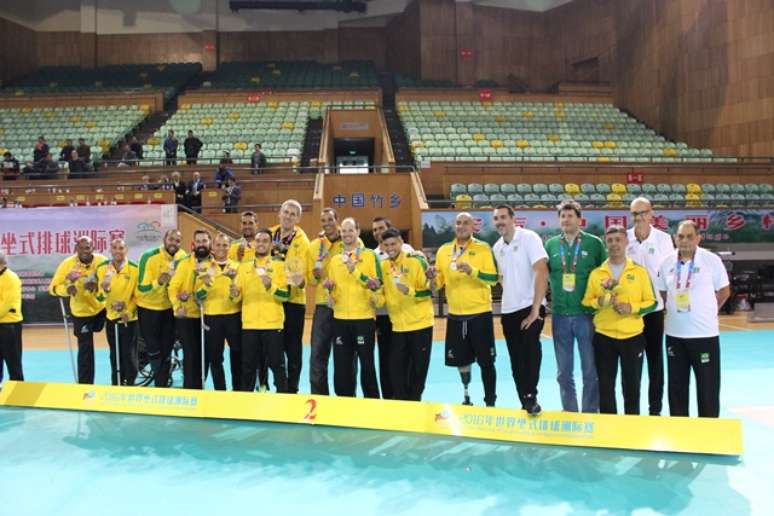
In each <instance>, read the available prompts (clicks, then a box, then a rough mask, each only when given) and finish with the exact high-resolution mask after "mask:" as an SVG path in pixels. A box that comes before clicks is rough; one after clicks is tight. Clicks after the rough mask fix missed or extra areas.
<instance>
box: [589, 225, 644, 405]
mask: <svg viewBox="0 0 774 516" xmlns="http://www.w3.org/2000/svg"><path fill="white" fill-rule="evenodd" d="M628 244H629V239H628V237H627V235H626V228H625V227H623V226H617V225H613V226H610V227H608V228H607V229H606V230H605V246H606V247H607V256H608V259H607V260H605V261H604V262H603V263H602V265H600V266H599V267H597V268H596V269H594V270H593V271H591V274H590V275H589V280H588V284H587V286H586V293H585V295H584V296H583V301H582V302H583V306H587V307H589V308H592V309H593V310H594V311H595V312H594V340H593V345H594V359H595V362H596V366H597V376H598V378H599V412H601V413H602V414H615V413H616V410H617V409H616V402H615V379H616V376H617V372H618V363H619V362H620V363H621V388H622V390H623V398H624V413H626V414H630V415H639V414H640V382H641V379H642V357H643V353H644V352H645V335H644V334H643V329H644V328H645V323H644V322H643V319H642V318H643V316H645V315H646V314H649V313H651V312H652V311H653V310H655V309H656V307H657V306H658V304H657V302H656V293H655V292H654V290H653V284H652V283H651V281H650V276H649V275H648V271H647V269H645V268H644V267H642V266H641V265H637V264H636V263H634V261H632V259H631V258H627V257H626V247H627V246H628Z"/></svg>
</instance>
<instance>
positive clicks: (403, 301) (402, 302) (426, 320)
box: [379, 251, 435, 333]
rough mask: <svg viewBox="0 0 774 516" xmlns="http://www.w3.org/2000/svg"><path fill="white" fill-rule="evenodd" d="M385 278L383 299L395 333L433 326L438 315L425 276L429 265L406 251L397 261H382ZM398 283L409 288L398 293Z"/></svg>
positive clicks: (428, 282) (420, 257)
mask: <svg viewBox="0 0 774 516" xmlns="http://www.w3.org/2000/svg"><path fill="white" fill-rule="evenodd" d="M379 266H380V267H381V270H382V277H383V278H384V300H385V304H386V305H387V314H388V315H389V316H390V322H392V331H394V332H398V333H401V332H408V331H415V330H422V329H425V328H432V327H433V319H434V318H435V312H434V311H433V298H432V292H431V291H430V281H429V280H428V279H427V277H426V276H425V271H427V262H426V261H425V259H424V257H422V256H409V255H408V254H407V253H406V252H405V251H401V253H400V254H399V255H398V256H397V258H395V260H389V259H388V260H382V261H381V262H379ZM397 282H400V283H402V284H403V285H406V286H407V287H408V292H407V293H405V294H404V293H403V292H401V291H400V290H398V287H397V285H396V283H397Z"/></svg>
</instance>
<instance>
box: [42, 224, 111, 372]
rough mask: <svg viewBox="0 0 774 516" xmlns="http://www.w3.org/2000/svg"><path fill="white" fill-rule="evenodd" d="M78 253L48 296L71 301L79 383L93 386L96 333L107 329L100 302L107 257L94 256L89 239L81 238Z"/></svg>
mask: <svg viewBox="0 0 774 516" xmlns="http://www.w3.org/2000/svg"><path fill="white" fill-rule="evenodd" d="M75 253H76V254H75V255H73V256H70V257H69V258H65V260H64V261H62V263H60V264H59V267H57V269H56V272H55V273H54V277H53V278H52V279H51V283H50V284H49V286H48V292H49V293H50V294H51V295H52V296H59V297H69V298H70V313H71V314H72V318H73V332H74V334H75V337H76V338H77V339H78V383H87V384H93V383H94V333H95V332H99V331H102V328H103V326H104V325H105V304H104V303H103V302H102V301H100V300H99V299H97V291H98V290H99V285H98V284H97V266H98V265H99V264H100V263H102V262H104V261H105V257H104V256H102V255H101V254H94V247H93V245H92V242H91V239H90V238H89V237H87V236H81V237H78V240H77V241H76V244H75Z"/></svg>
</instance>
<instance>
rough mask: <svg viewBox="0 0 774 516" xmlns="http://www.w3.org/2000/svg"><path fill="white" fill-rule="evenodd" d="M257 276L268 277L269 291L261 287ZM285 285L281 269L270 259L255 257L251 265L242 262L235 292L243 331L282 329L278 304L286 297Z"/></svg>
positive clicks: (280, 263)
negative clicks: (237, 295) (240, 306)
mask: <svg viewBox="0 0 774 516" xmlns="http://www.w3.org/2000/svg"><path fill="white" fill-rule="evenodd" d="M260 269H263V270H262V271H261V270H260ZM259 272H262V273H263V274H264V275H269V276H271V286H270V287H269V288H266V286H265V285H264V284H263V281H262V280H261V275H260V274H259ZM287 284H288V280H287V278H286V277H285V266H284V264H283V263H282V261H281V260H278V259H275V258H272V257H271V256H263V257H261V256H257V257H255V258H254V259H253V261H252V262H242V264H241V265H240V266H239V274H237V280H236V285H237V287H238V288H239V297H238V298H237V300H238V301H241V303H242V329H243V330H281V329H282V326H283V325H284V324H285V310H284V308H283V307H282V303H284V302H285V301H287V300H288V297H289V295H290V294H289V292H288V290H287Z"/></svg>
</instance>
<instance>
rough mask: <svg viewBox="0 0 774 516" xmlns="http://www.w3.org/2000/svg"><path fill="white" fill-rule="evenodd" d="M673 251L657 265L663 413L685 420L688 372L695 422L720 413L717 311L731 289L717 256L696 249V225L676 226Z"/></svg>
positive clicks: (692, 223) (686, 221)
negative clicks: (662, 316) (662, 312)
mask: <svg viewBox="0 0 774 516" xmlns="http://www.w3.org/2000/svg"><path fill="white" fill-rule="evenodd" d="M676 240H677V251H675V252H674V253H672V255H670V256H668V257H667V259H666V260H664V263H663V264H662V265H661V269H660V271H659V275H658V279H657V280H656V286H657V288H658V290H660V291H661V295H662V297H663V298H664V302H665V306H666V320H665V323H664V332H665V333H666V346H667V364H668V372H669V380H668V393H669V414H670V415H671V416H685V417H687V416H688V394H689V387H690V381H691V369H693V373H694V375H695V376H696V397H697V405H698V407H699V417H718V416H719V414H720V328H719V320H718V311H719V310H720V308H721V307H722V306H723V304H724V303H725V302H726V300H727V299H728V297H729V295H730V293H731V290H730V287H729V281H728V273H727V272H726V268H725V267H724V265H723V262H722V261H721V259H720V257H718V256H717V255H715V254H713V253H711V252H710V251H707V250H706V249H702V248H701V247H699V242H701V235H700V234H699V229H698V227H697V226H696V223H695V222H693V221H692V220H684V221H683V222H681V223H680V225H679V226H678V227H677V238H676Z"/></svg>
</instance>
